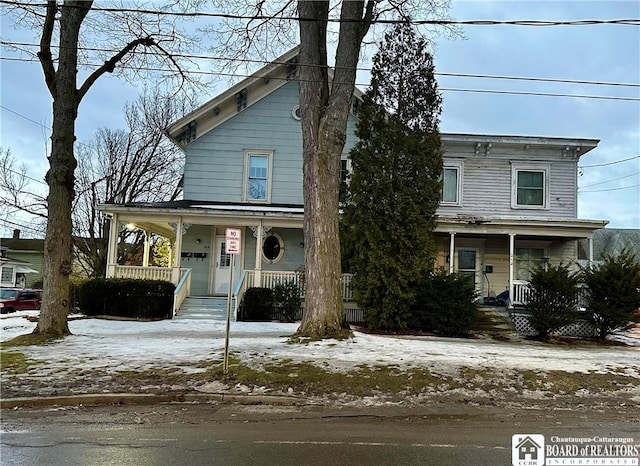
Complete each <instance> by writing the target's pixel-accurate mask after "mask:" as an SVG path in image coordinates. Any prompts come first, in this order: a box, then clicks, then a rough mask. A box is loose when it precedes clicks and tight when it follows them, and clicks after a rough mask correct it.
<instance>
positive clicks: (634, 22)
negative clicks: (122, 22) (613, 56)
mask: <svg viewBox="0 0 640 466" xmlns="http://www.w3.org/2000/svg"><path fill="white" fill-rule="evenodd" d="M0 3H5V4H8V5H13V6H18V7H20V6H28V7H31V8H33V7H42V8H44V7H46V6H47V4H46V3H23V2H16V1H9V0H0ZM65 8H83V9H85V7H79V6H73V5H66V6H65ZM90 10H91V11H101V12H105V13H135V14H149V15H154V16H158V15H160V16H176V17H182V18H218V19H237V20H252V21H266V20H271V19H274V18H275V17H274V16H270V15H240V14H232V13H218V12H206V11H166V10H151V9H142V8H141V9H136V8H106V7H97V6H93V7H91V8H90ZM277 18H278V19H280V20H285V21H299V22H318V21H320V22H328V23H367V24H369V23H372V24H404V23H407V22H409V23H410V24H414V25H418V26H419V25H432V26H438V25H440V26H444V25H458V26H497V25H509V26H594V25H605V24H613V25H631V26H638V25H640V19H637V18H624V19H581V20H565V21H559V20H531V19H524V20H451V19H413V20H411V21H407V20H406V19H382V18H379V19H374V20H371V21H370V20H367V19H361V18H354V19H342V18H327V19H316V18H298V17H297V16H277Z"/></svg>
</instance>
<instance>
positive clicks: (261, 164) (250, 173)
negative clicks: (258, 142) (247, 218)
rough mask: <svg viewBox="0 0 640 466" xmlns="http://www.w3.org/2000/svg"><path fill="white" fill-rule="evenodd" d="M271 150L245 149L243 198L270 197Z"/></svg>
mask: <svg viewBox="0 0 640 466" xmlns="http://www.w3.org/2000/svg"><path fill="white" fill-rule="evenodd" d="M272 158H273V152H272V151H245V177H244V181H245V182H244V200H245V201H258V202H269V200H270V199H271V165H272Z"/></svg>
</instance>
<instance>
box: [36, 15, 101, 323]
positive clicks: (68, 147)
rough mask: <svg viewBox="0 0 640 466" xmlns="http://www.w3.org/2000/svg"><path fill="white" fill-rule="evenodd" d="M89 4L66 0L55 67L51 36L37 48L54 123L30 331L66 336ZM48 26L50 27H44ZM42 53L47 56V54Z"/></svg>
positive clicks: (45, 32) (46, 28)
mask: <svg viewBox="0 0 640 466" xmlns="http://www.w3.org/2000/svg"><path fill="white" fill-rule="evenodd" d="M55 3H56V2H49V7H48V11H47V17H48V19H50V23H48V24H45V31H44V33H43V41H44V42H46V41H47V33H48V31H50V30H52V29H53V17H52V16H53V15H55V10H56V8H57V7H56V5H55ZM90 8H91V2H68V5H67V4H65V6H63V7H62V10H63V11H62V15H61V17H60V57H59V58H60V59H59V62H58V70H57V71H54V70H53V66H52V63H51V62H50V56H51V55H50V49H49V45H50V39H51V36H49V37H48V40H49V42H48V43H45V44H44V47H41V54H42V55H43V56H41V61H42V63H43V69H44V71H45V80H46V82H47V86H48V87H49V91H50V92H51V95H52V97H53V128H52V132H51V155H50V157H49V167H50V168H49V172H48V173H47V177H46V180H47V184H48V185H49V197H48V206H49V215H48V222H47V233H46V237H45V240H44V248H45V251H44V266H43V280H44V281H43V291H42V309H41V310H40V319H39V321H38V325H37V326H36V329H35V330H34V333H40V334H46V335H50V336H64V335H68V334H69V333H70V332H69V326H68V325H67V314H68V312H69V275H71V204H72V201H73V197H74V180H75V177H74V170H75V168H76V164H77V163H76V159H75V157H74V154H73V143H74V141H75V120H76V116H77V114H78V104H79V103H80V99H79V96H78V91H77V89H76V75H77V63H78V37H79V31H80V26H81V24H82V21H83V20H84V18H85V16H86V15H87V13H88V12H89V9H90ZM48 26H50V27H51V29H48ZM47 52H49V56H48V57H47Z"/></svg>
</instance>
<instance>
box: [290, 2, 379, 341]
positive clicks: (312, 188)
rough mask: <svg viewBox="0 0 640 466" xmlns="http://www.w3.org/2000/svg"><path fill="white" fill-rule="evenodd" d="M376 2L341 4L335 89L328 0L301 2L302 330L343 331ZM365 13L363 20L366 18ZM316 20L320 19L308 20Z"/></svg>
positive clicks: (316, 334) (318, 333) (309, 333)
mask: <svg viewBox="0 0 640 466" xmlns="http://www.w3.org/2000/svg"><path fill="white" fill-rule="evenodd" d="M373 3H374V2H369V4H368V5H367V9H366V11H365V8H364V5H365V2H364V1H345V2H344V3H343V4H342V10H341V18H342V19H343V20H345V21H343V22H342V23H341V25H340V39H339V42H338V49H337V52H336V71H335V73H334V78H333V84H332V86H331V91H329V82H328V68H327V45H326V44H327V37H326V35H327V19H328V14H329V2H323V1H317V2H310V1H303V0H301V1H299V2H298V14H299V16H300V108H301V110H302V141H303V176H304V188H303V189H304V244H305V269H306V281H305V304H304V314H303V319H302V323H301V325H300V327H299V328H298V331H297V332H296V335H297V336H306V337H311V338H325V337H341V336H343V335H344V334H345V332H344V331H345V329H348V328H349V326H348V324H347V322H346V320H345V317H344V309H343V302H342V286H341V276H342V273H341V269H340V238H339V235H338V221H339V210H338V209H339V204H338V193H339V187H340V158H341V156H342V150H343V149H344V144H345V141H346V128H347V117H348V115H349V109H350V107H351V99H352V97H353V90H354V85H355V76H356V65H357V63H358V59H359V54H360V45H361V42H362V39H363V37H364V34H365V33H366V31H367V29H368V22H367V21H365V22H358V21H349V20H354V19H356V20H363V19H365V20H366V19H367V18H368V19H369V20H370V15H371V11H372V9H373ZM363 14H364V18H363ZM309 20H315V21H309Z"/></svg>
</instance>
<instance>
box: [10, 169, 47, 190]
mask: <svg viewBox="0 0 640 466" xmlns="http://www.w3.org/2000/svg"><path fill="white" fill-rule="evenodd" d="M3 170H7V171H10V172H11V173H15V174H16V175H19V176H24V177H25V178H26V179H28V180H31V181H35V182H36V183H40V184H42V185H45V186H47V187H48V186H49V185H48V184H47V183H45V182H44V181H42V180H38V179H36V178H32V177H30V176H28V175H25V174H24V173H20V172H19V171H16V170H12V169H11V168H7V167H4V168H3ZM22 192H25V191H22Z"/></svg>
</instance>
